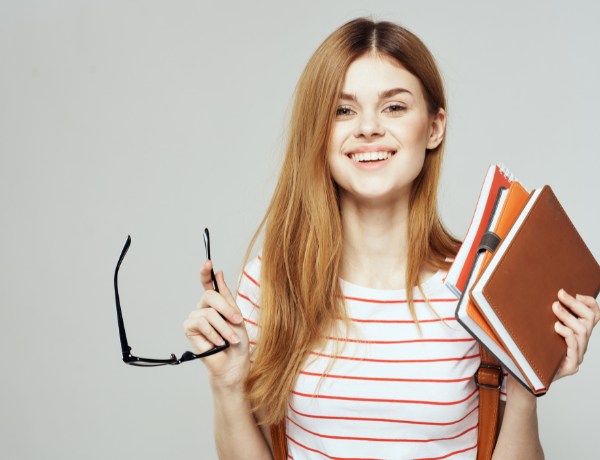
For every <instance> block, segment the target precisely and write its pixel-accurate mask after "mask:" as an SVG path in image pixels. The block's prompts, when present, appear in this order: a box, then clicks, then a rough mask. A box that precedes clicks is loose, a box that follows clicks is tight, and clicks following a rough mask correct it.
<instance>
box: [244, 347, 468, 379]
mask: <svg viewBox="0 0 600 460" xmlns="http://www.w3.org/2000/svg"><path fill="white" fill-rule="evenodd" d="M250 343H252V342H250ZM300 373H301V374H304V375H311V376H314V377H321V376H323V377H329V378H331V379H349V380H374V381H378V382H422V383H456V382H466V381H468V380H471V379H472V378H473V376H472V375H471V376H469V377H464V378H462V379H448V380H427V379H391V378H384V377H354V376H350V375H333V374H319V373H317V372H306V371H300Z"/></svg>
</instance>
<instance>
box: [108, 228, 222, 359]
mask: <svg viewBox="0 0 600 460" xmlns="http://www.w3.org/2000/svg"><path fill="white" fill-rule="evenodd" d="M129 246H131V236H128V237H127V241H125V246H123V250H122V251H121V257H119V262H117V268H116V269H115V299H116V301H117V324H118V325H119V339H120V340H121V353H122V354H123V361H124V362H125V364H131V365H132V366H143V367H155V366H164V365H166V364H170V365H176V364H181V363H185V362H186V361H192V360H194V359H198V358H204V357H205V356H210V355H214V354H216V353H219V352H220V351H223V350H225V349H226V348H228V347H229V342H228V341H227V340H225V339H223V340H225V343H224V344H223V345H219V346H216V347H214V348H212V349H210V350H208V351H205V352H204V353H201V354H199V355H197V354H195V353H192V352H191V351H186V352H185V353H184V354H183V355H181V358H180V359H177V357H176V356H175V355H174V354H171V357H170V358H169V359H150V358H138V357H137V356H133V355H132V354H131V347H130V346H129V344H128V343H127V335H126V334H125V324H123V314H122V313H121V302H120V300H119V287H118V285H117V277H118V275H119V268H120V267H121V262H123V259H124V258H125V254H127V251H128V250H129ZM204 246H205V248H206V258H207V259H208V260H210V238H209V235H208V228H205V229H204ZM210 277H211V278H212V284H213V289H214V290H215V291H217V292H219V288H218V287H217V280H216V279H215V273H214V271H213V270H212V268H211V270H210Z"/></svg>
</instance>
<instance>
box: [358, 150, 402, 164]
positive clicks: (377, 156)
mask: <svg viewBox="0 0 600 460" xmlns="http://www.w3.org/2000/svg"><path fill="white" fill-rule="evenodd" d="M395 154H396V151H395V150H391V151H380V152H364V153H351V154H349V155H348V158H350V159H351V160H352V161H356V162H357V163H359V162H360V163H363V162H365V163H370V162H372V163H374V162H377V161H385V160H387V159H388V158H391V157H392V156H394V155H395Z"/></svg>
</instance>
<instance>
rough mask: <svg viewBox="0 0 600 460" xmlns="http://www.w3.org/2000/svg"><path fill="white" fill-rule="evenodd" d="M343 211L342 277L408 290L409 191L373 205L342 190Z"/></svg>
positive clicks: (348, 279) (341, 205) (378, 287)
mask: <svg viewBox="0 0 600 460" xmlns="http://www.w3.org/2000/svg"><path fill="white" fill-rule="evenodd" d="M340 208H341V217H342V240H343V249H342V258H341V263H340V277H341V278H342V279H343V280H345V281H348V282H349V283H352V284H357V285H359V286H364V287H369V288H373V289H405V282H404V277H405V273H406V262H407V256H408V210H409V191H406V192H405V193H403V194H401V195H400V196H398V195H396V196H395V197H394V199H390V200H377V202H374V201H366V200H357V199H356V197H355V196H353V195H351V194H350V193H348V192H346V191H345V190H343V189H341V188H340Z"/></svg>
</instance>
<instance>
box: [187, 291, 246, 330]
mask: <svg viewBox="0 0 600 460" xmlns="http://www.w3.org/2000/svg"><path fill="white" fill-rule="evenodd" d="M204 308H213V309H215V310H216V311H218V312H219V313H220V314H221V315H223V317H225V318H227V319H228V320H229V321H231V322H232V323H233V324H240V323H241V322H242V321H243V318H242V314H241V312H240V310H239V308H238V306H237V305H236V304H235V302H234V303H233V305H231V304H230V303H229V302H227V300H225V298H224V297H223V296H222V295H221V294H220V293H218V292H216V291H206V292H205V293H204V294H203V295H202V298H201V299H200V302H199V303H198V309H200V310H202V309H204Z"/></svg>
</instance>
